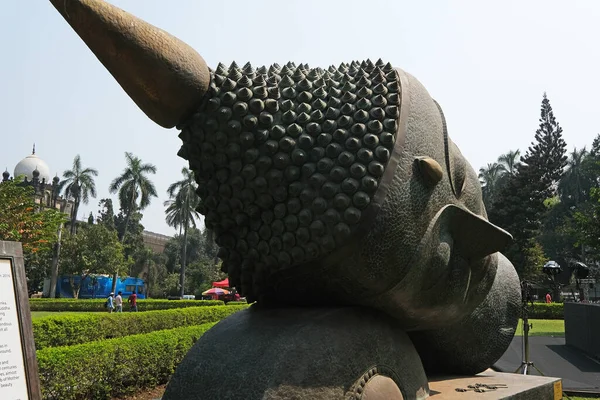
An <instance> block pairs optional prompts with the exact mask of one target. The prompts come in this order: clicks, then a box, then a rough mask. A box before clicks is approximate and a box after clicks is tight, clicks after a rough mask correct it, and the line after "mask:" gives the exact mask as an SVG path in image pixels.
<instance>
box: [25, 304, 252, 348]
mask: <svg viewBox="0 0 600 400" xmlns="http://www.w3.org/2000/svg"><path fill="white" fill-rule="evenodd" d="M246 307H247V306H244V305H236V306H230V307H223V306H213V307H193V308H185V309H175V310H161V311H149V312H146V313H118V314H116V313H113V314H104V313H102V314H101V313H90V314H81V315H72V314H71V315H57V316H51V317H46V318H40V319H35V320H33V337H34V340H35V346H36V349H38V350H41V349H44V348H46V347H57V346H70V345H74V344H81V343H87V342H92V341H96V340H104V339H112V338H117V337H123V336H130V335H135V334H141V333H149V332H154V331H159V330H163V329H171V328H178V327H182V326H190V325H200V324H204V323H208V322H217V321H220V320H221V319H223V318H225V317H228V316H229V315H231V314H233V313H236V312H238V311H240V310H243V309H244V308H246Z"/></svg>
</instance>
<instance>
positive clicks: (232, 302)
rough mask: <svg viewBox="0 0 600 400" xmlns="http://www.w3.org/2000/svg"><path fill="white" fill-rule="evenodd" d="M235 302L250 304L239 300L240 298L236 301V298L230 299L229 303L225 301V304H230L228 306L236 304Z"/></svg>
mask: <svg viewBox="0 0 600 400" xmlns="http://www.w3.org/2000/svg"><path fill="white" fill-rule="evenodd" d="M234 304H248V302H247V301H239V300H238V301H235V300H234V301H228V302H227V303H225V305H228V306H229V305H234Z"/></svg>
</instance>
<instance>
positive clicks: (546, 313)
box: [528, 303, 565, 319]
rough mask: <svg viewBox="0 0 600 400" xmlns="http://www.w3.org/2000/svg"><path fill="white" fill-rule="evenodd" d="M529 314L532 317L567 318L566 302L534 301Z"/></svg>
mask: <svg viewBox="0 0 600 400" xmlns="http://www.w3.org/2000/svg"><path fill="white" fill-rule="evenodd" d="M528 316H529V318H530V319H565V312H564V303H534V306H533V307H532V308H530V310H529V314H528Z"/></svg>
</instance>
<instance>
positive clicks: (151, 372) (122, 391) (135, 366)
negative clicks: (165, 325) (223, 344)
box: [37, 323, 215, 400]
mask: <svg viewBox="0 0 600 400" xmlns="http://www.w3.org/2000/svg"><path fill="white" fill-rule="evenodd" d="M214 324H215V323H208V324H203V325H199V326H188V327H183V328H176V329H169V330H164V331H157V332H152V333H147V334H143V335H133V336H127V337H123V338H118V339H109V340H103V341H100V342H93V343H84V344H80V345H75V346H67V347H50V348H46V349H42V350H39V351H37V360H38V369H39V376H40V383H41V387H42V397H43V398H44V399H46V400H59V399H60V400H84V399H85V400H95V399H110V398H113V397H117V396H124V395H128V394H131V393H134V392H136V391H139V390H140V389H143V388H149V387H155V386H157V385H160V384H164V383H166V382H167V381H168V380H169V377H170V376H171V375H172V374H173V372H174V371H175V368H177V365H178V364H179V363H180V362H181V360H182V359H183V357H184V356H185V354H186V353H187V352H188V350H189V349H190V348H191V347H192V345H193V344H194V343H195V342H196V341H197V340H198V339H199V338H200V337H201V336H202V335H203V334H204V333H205V332H206V331H207V330H208V329H210V328H211V327H212V326H213V325H214Z"/></svg>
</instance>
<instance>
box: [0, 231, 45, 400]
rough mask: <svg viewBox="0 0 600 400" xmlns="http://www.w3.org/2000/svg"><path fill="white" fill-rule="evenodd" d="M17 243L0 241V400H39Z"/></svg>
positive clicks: (25, 284) (23, 274) (23, 272)
mask: <svg viewBox="0 0 600 400" xmlns="http://www.w3.org/2000/svg"><path fill="white" fill-rule="evenodd" d="M28 297H29V296H28V295H27V280H26V278H25V268H24V265H23V252H22V248H21V244H20V243H16V242H3V241H0V399H2V400H40V399H41V393H40V384H39V376H38V370H37V360H36V357H35V344H34V341H33V330H32V324H31V313H30V312H29V298H28Z"/></svg>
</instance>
